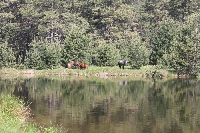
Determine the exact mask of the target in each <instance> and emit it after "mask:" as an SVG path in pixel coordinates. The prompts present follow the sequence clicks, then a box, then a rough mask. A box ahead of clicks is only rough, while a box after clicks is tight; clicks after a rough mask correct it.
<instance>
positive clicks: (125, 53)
mask: <svg viewBox="0 0 200 133" xmlns="http://www.w3.org/2000/svg"><path fill="white" fill-rule="evenodd" d="M199 7H200V3H199V2H198V0H193V1H191V0H167V1H166V0H156V1H155V0H140V1H134V0H128V1H127V0H117V1H113V0H109V1H105V0H98V1H96V0H87V1H83V0H73V1H70V0H66V1H63V0H57V1H53V0H48V1H46V0H12V1H5V0H4V1H1V2H0V44H5V42H6V43H7V44H6V47H8V49H9V50H8V51H7V53H4V54H5V55H3V54H1V55H2V56H7V55H14V58H13V57H12V61H10V62H12V63H11V64H9V63H7V65H5V64H6V63H3V64H2V65H1V67H13V65H14V64H15V65H14V67H17V68H34V69H53V68H57V67H60V66H64V67H66V64H67V62H68V61H70V60H77V61H83V62H86V63H88V64H90V65H103V66H113V65H117V62H115V63H114V61H117V60H118V59H128V60H130V61H131V64H132V67H133V68H137V69H138V68H140V67H141V66H143V65H146V64H151V65H162V66H163V67H165V68H173V69H175V70H176V71H177V73H186V74H189V75H190V74H195V73H198V71H199V65H200V64H199V55H198V53H199V52H198V51H199V31H198V30H199ZM37 45H39V46H37ZM42 45H43V46H42ZM192 46H193V47H192ZM101 48H103V49H102V50H101ZM107 50H110V51H111V53H108V52H106V51H107ZM60 51H61V52H60ZM99 52H100V53H99ZM114 52H116V57H111V56H115V54H114ZM102 53H106V55H105V57H103V56H104V55H102ZM60 54H61V55H60ZM136 55H138V56H139V57H138V56H136ZM50 56H51V57H50ZM147 57H148V59H149V60H147ZM5 58H7V57H5ZM5 58H4V57H1V59H0V62H4V59H5ZM9 58H11V57H9ZM191 58H192V60H191ZM144 60H145V61H144ZM189 60H191V61H192V63H188V62H189ZM111 61H113V62H111ZM148 61H149V62H148ZM61 62H62V63H61ZM188 69H190V70H188ZM193 70H194V71H193Z"/></svg>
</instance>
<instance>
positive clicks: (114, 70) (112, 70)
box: [0, 66, 176, 78]
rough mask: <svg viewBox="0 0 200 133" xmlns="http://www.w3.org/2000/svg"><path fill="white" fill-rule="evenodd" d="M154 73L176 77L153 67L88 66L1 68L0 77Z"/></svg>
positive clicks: (132, 75)
mask: <svg viewBox="0 0 200 133" xmlns="http://www.w3.org/2000/svg"><path fill="white" fill-rule="evenodd" d="M155 72H156V76H157V77H158V78H168V77H176V75H175V74H173V73H171V72H170V71H167V70H164V69H155V67H154V66H144V67H141V68H140V69H133V68H131V67H130V66H125V69H119V67H118V66H113V67H108V66H107V67H98V66H89V68H88V69H68V68H64V67H60V68H57V69H45V70H33V69H23V70H18V69H13V68H3V69H1V70H0V75H10V74H12V77H13V76H25V77H27V76H28V77H32V76H49V75H54V76H56V75H57V76H71V75H76V76H100V77H101V76H109V77H116V76H120V77H122V76H123V77H127V76H128V77H137V78H152V75H153V74H154V73H155Z"/></svg>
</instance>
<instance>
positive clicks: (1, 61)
mask: <svg viewBox="0 0 200 133" xmlns="http://www.w3.org/2000/svg"><path fill="white" fill-rule="evenodd" d="M14 64H15V56H14V52H13V51H12V48H10V47H8V42H5V43H2V44H0V68H2V67H14Z"/></svg>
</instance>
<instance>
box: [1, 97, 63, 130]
mask: <svg viewBox="0 0 200 133" xmlns="http://www.w3.org/2000/svg"><path fill="white" fill-rule="evenodd" d="M29 116H30V108H29V107H28V106H25V105H24V104H23V102H22V101H21V100H19V99H17V98H15V97H12V96H1V97H0V132H1V133H58V132H61V130H59V129H57V128H56V127H49V128H41V127H40V128H39V127H38V126H36V125H33V124H29V123H27V119H28V118H29Z"/></svg>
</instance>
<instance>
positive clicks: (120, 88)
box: [0, 77, 200, 133]
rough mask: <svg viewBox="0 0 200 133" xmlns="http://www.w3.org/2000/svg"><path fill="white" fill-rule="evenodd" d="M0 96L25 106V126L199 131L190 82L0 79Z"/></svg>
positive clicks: (196, 94) (199, 95)
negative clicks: (30, 123) (27, 118)
mask: <svg viewBox="0 0 200 133" xmlns="http://www.w3.org/2000/svg"><path fill="white" fill-rule="evenodd" d="M0 83H1V84H0V93H1V95H2V94H4V95H5V94H7V93H9V92H12V93H13V94H14V95H15V96H19V97H20V98H24V100H25V101H30V102H31V108H32V113H33V114H34V116H33V119H31V121H33V122H37V123H39V124H40V125H43V126H47V125H51V124H54V125H62V127H63V129H64V130H65V129H66V130H68V129H70V132H74V133H77V132H80V133H81V132H82V133H85V132H87V133H97V132H98V133H99V132H106V133H121V132H126V133H132V132H137V133H143V132H145V133H157V132H163V133H165V132H166V133H168V132H170V133H188V132H199V131H200V128H199V126H198V125H199V124H200V119H199V118H200V116H199V112H200V104H199V102H200V91H199V85H200V82H199V81H198V80H194V79H172V80H160V81H151V80H133V79H109V78H107V79H98V78H78V77H75V78H73V77H69V79H54V78H31V79H21V80H19V79H12V80H8V79H1V80H0Z"/></svg>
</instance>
